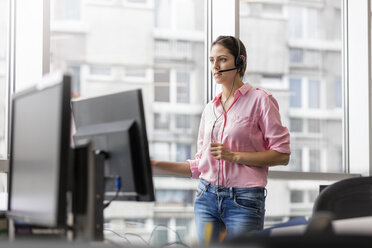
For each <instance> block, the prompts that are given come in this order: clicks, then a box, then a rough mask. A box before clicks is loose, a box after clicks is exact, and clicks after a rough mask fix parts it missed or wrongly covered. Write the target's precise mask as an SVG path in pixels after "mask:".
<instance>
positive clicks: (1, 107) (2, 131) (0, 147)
mask: <svg viewBox="0 0 372 248" xmlns="http://www.w3.org/2000/svg"><path fill="white" fill-rule="evenodd" d="M8 25H9V1H7V0H0V34H1V35H0V159H7V150H8V149H7V130H8V111H7V108H8V87H7V85H8V82H7V78H8V69H7V67H8V64H7V58H8V51H9V50H8V48H7V42H8V38H9V36H8ZM0 181H1V179H0Z"/></svg>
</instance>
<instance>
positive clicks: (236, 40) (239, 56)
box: [218, 36, 244, 73]
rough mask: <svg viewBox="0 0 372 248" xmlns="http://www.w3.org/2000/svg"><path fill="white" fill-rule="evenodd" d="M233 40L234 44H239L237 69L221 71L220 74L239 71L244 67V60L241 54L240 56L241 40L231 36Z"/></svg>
mask: <svg viewBox="0 0 372 248" xmlns="http://www.w3.org/2000/svg"><path fill="white" fill-rule="evenodd" d="M230 37H231V39H232V40H234V43H237V44H238V54H237V56H236V58H235V67H234V68H230V69H226V70H219V71H218V72H220V73H221V72H226V71H233V70H239V69H240V68H242V67H243V66H244V59H243V58H242V56H241V54H240V41H239V39H237V38H235V37H234V36H230Z"/></svg>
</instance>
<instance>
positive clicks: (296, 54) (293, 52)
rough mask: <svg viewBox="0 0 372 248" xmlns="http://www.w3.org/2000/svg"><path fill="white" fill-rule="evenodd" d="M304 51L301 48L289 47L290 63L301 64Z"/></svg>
mask: <svg viewBox="0 0 372 248" xmlns="http://www.w3.org/2000/svg"><path fill="white" fill-rule="evenodd" d="M303 57H304V53H303V50H302V49H298V48H291V49H289V61H290V62H291V63H297V64H301V63H303V60H304V58H303Z"/></svg>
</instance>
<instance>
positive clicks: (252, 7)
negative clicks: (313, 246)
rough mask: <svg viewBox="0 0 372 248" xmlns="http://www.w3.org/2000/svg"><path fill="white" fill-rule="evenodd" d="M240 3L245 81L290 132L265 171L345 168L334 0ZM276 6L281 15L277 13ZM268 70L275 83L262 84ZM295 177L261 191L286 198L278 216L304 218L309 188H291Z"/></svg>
mask: <svg viewBox="0 0 372 248" xmlns="http://www.w3.org/2000/svg"><path fill="white" fill-rule="evenodd" d="M240 3H241V5H240V6H244V7H243V8H241V9H240V17H239V20H240V23H239V27H240V33H239V37H240V38H241V39H242V41H243V42H244V44H245V46H246V50H247V54H248V57H247V71H246V75H245V76H246V78H247V79H248V80H246V81H248V82H249V83H251V84H253V85H254V86H255V87H261V88H264V89H267V90H268V91H270V92H271V93H272V95H273V96H274V97H275V99H277V101H278V103H279V107H280V108H279V111H280V114H281V118H282V122H283V123H284V125H286V126H287V127H288V128H289V130H290V137H291V141H290V142H291V157H290V162H289V165H288V166H287V167H282V166H277V167H273V168H271V169H270V170H271V171H278V170H280V171H283V170H284V171H285V170H289V171H294V172H310V173H305V174H306V175H308V174H310V175H312V172H345V171H344V168H343V167H342V164H343V161H342V158H343V154H342V150H340V147H343V145H344V144H343V138H342V137H343V128H342V126H343V118H344V116H343V115H344V113H343V111H340V108H342V106H341V105H342V104H341V102H342V88H343V82H342V80H341V78H342V67H341V65H342V63H341V62H342V61H341V60H342V56H341V49H342V41H341V25H340V24H341V16H342V13H341V5H342V1H341V0H335V1H332V3H330V2H327V1H307V0H296V1H287V2H285V3H279V2H275V1H261V0H259V1H245V0H241V1H240ZM277 3H279V4H277ZM279 6H280V7H279ZM281 11H282V18H280V17H279V16H280V12H281ZM274 16H275V17H274ZM214 28H215V29H216V28H218V27H214ZM268 75H275V76H276V77H278V78H281V79H282V80H281V81H282V83H281V87H277V86H275V84H274V83H267V81H268V80H267V79H266V78H265V77H267V76H268ZM278 83H279V81H278ZM301 174H302V173H301ZM295 181H296V180H291V179H289V180H288V179H285V180H284V179H280V180H275V183H277V184H278V185H280V186H277V185H276V184H275V186H271V188H269V189H268V190H269V192H270V191H271V194H276V193H274V192H277V194H283V195H286V196H287V198H288V205H287V206H288V207H287V206H286V207H285V208H286V209H289V213H285V211H281V214H283V215H285V216H288V215H302V216H309V215H310V214H311V205H310V202H311V201H309V199H311V197H310V193H309V192H308V191H309V188H304V189H298V188H296V187H297V185H300V184H301V183H306V182H305V180H297V183H298V184H296V187H295V188H291V187H290V185H291V183H294V182H295ZM308 183H315V182H308ZM268 186H270V181H269V184H268ZM279 188H281V189H282V190H283V189H287V190H283V191H281V190H279ZM292 190H300V191H303V192H304V193H303V196H300V195H301V194H302V193H299V192H292V193H291V191H292ZM279 191H280V192H279ZM284 191H285V192H286V193H283V192H284ZM301 197H303V198H304V199H303V200H304V201H303V203H296V204H295V205H296V207H293V202H299V201H300V198H301ZM268 198H270V194H268ZM290 198H292V202H291V200H290ZM271 199H272V198H271ZM268 200H270V199H268ZM281 204H283V203H282V202H281ZM266 213H267V217H273V216H278V215H280V214H278V212H276V209H275V210H270V209H268V210H267V212H266Z"/></svg>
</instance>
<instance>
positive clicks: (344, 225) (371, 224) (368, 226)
mask: <svg viewBox="0 0 372 248" xmlns="http://www.w3.org/2000/svg"><path fill="white" fill-rule="evenodd" d="M332 226H333V230H334V232H335V234H336V235H344V234H345V235H367V236H371V237H372V216H368V217H359V218H350V219H342V220H335V221H333V222H332ZM305 230H306V225H297V226H289V227H279V228H274V229H272V230H271V236H282V235H302V234H304V232H305ZM371 247H372V244H371Z"/></svg>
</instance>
